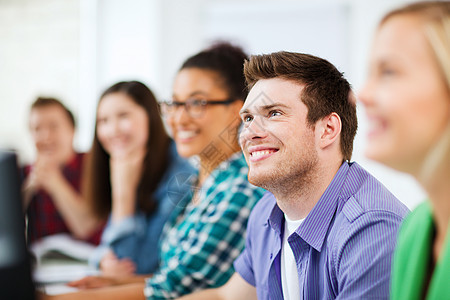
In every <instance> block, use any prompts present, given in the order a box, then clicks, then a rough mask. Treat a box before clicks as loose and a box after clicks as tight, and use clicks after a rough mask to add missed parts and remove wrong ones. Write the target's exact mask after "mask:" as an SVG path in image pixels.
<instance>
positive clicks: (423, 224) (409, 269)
mask: <svg viewBox="0 0 450 300" xmlns="http://www.w3.org/2000/svg"><path fill="white" fill-rule="evenodd" d="M434 233H435V224H434V221H433V215H432V211H431V206H430V204H429V202H428V201H426V202H425V203H422V204H421V205H419V207H417V208H416V209H415V210H414V211H413V212H412V213H411V214H410V215H409V216H408V217H407V218H406V220H405V221H404V223H403V225H402V227H401V229H400V233H399V237H398V244H397V249H396V250H395V255H394V262H393V267H392V282H391V284H392V286H391V299H392V300H398V299H408V300H410V299H422V298H423V296H425V292H424V289H425V288H426V287H425V284H426V280H427V278H428V276H427V274H428V272H429V268H430V262H431V260H432V243H433V236H434ZM426 299H428V300H442V299H450V229H449V230H447V237H446V239H445V243H444V248H443V249H442V253H441V256H440V258H439V261H438V262H437V264H436V266H435V268H434V272H433V274H431V280H430V282H429V285H428V290H427V292H426Z"/></svg>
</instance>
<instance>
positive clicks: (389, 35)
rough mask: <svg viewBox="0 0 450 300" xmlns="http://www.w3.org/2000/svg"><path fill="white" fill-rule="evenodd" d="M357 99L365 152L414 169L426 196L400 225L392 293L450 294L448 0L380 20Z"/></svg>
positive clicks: (447, 296)
mask: <svg viewBox="0 0 450 300" xmlns="http://www.w3.org/2000/svg"><path fill="white" fill-rule="evenodd" d="M360 99H361V101H362V103H363V104H364V106H365V108H366V112H367V115H368V118H369V120H370V121H371V123H372V126H371V130H370V133H369V136H368V137H369V143H368V147H367V150H366V154H367V156H368V157H369V158H371V159H374V160H376V161H378V162H381V163H383V164H385V165H387V166H390V167H392V168H394V169H396V170H398V171H402V172H407V173H409V174H411V175H413V176H414V177H415V178H416V179H417V180H418V182H419V183H420V184H421V185H422V186H423V187H424V189H425V191H426V192H427V194H428V197H429V200H428V201H425V202H423V203H421V204H420V205H419V206H418V207H417V208H416V209H415V210H414V211H413V212H412V213H411V214H410V215H409V216H408V217H407V218H406V219H405V221H404V223H403V224H402V227H401V229H400V232H399V235H398V239H397V248H396V251H395V255H394V259H393V268H392V277H391V278H392V279H391V299H430V300H431V299H436V300H437V299H439V300H440V299H450V184H449V183H450V2H448V1H430V2H425V1H424V2H417V3H412V4H409V5H407V6H405V7H402V8H399V9H396V10H394V11H392V12H390V13H389V14H387V15H386V16H385V17H384V18H383V19H382V21H381V23H380V25H379V27H378V30H377V33H376V36H375V41H374V45H373V48H372V53H371V56H370V65H369V77H368V79H367V82H366V84H365V86H364V88H363V90H362V91H361V93H360Z"/></svg>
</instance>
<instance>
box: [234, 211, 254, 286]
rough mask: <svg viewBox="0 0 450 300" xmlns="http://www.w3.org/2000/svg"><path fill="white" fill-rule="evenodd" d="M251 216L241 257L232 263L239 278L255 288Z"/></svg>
mask: <svg viewBox="0 0 450 300" xmlns="http://www.w3.org/2000/svg"><path fill="white" fill-rule="evenodd" d="M252 216H253V214H251V215H250V218H249V220H248V225H247V237H246V239H245V249H244V251H242V253H241V255H239V257H238V258H237V259H236V260H235V261H234V264H233V265H234V269H235V270H236V272H237V273H239V275H241V277H242V278H243V279H244V280H245V281H247V282H248V283H249V284H251V285H253V286H256V281H255V275H254V272H253V260H252V244H251V239H250V238H251V237H252V231H253V230H252V224H253V222H252V219H253V218H252Z"/></svg>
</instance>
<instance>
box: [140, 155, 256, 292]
mask: <svg viewBox="0 0 450 300" xmlns="http://www.w3.org/2000/svg"><path fill="white" fill-rule="evenodd" d="M247 172H248V167H247V164H246V162H245V159H244V156H243V155H242V153H240V152H239V153H236V154H234V155H233V156H232V157H231V158H230V159H229V160H227V161H224V162H222V163H221V164H220V165H219V166H218V167H217V168H216V169H215V170H214V171H213V172H212V173H211V174H210V176H209V177H208V178H207V179H206V180H205V182H204V183H203V185H202V187H201V189H200V190H199V191H198V193H199V199H200V202H199V203H198V204H197V205H196V206H194V205H192V204H190V203H185V205H179V207H178V208H177V209H176V210H175V211H174V212H173V214H172V217H171V219H169V221H168V223H167V224H166V226H165V229H164V232H163V237H162V240H161V252H160V253H161V257H160V268H159V270H158V271H157V272H156V273H155V274H154V275H153V277H151V278H148V279H147V280H146V287H145V289H144V294H145V296H146V297H147V299H172V298H176V297H179V296H181V295H184V294H189V293H191V292H193V291H195V290H200V289H205V288H211V287H217V286H221V285H223V284H224V283H225V282H227V281H228V279H229V278H230V277H231V275H232V274H233V273H234V268H233V261H234V260H235V259H236V258H237V257H238V256H239V254H240V253H241V251H242V250H243V248H244V245H245V231H246V228H247V220H248V217H249V215H250V211H251V209H252V208H253V206H254V205H255V204H256V202H257V201H258V200H259V199H260V198H261V197H262V195H263V193H264V190H263V189H261V188H258V187H255V186H253V185H252V184H250V183H249V182H248V180H247Z"/></svg>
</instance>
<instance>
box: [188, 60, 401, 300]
mask: <svg viewBox="0 0 450 300" xmlns="http://www.w3.org/2000/svg"><path fill="white" fill-rule="evenodd" d="M244 72H245V76H246V80H247V84H248V87H249V88H250V93H249V95H248V97H247V99H246V101H245V104H244V107H243V108H242V110H241V113H240V114H241V118H242V121H243V123H244V128H243V130H242V133H241V138H240V139H241V141H240V142H241V147H242V151H243V152H244V155H245V158H246V160H247V163H248V165H249V173H248V179H249V181H250V182H251V183H253V184H255V185H257V186H260V187H263V188H265V189H267V190H268V191H270V192H268V193H266V194H265V195H264V197H263V198H262V199H261V200H260V201H259V202H258V204H257V205H256V206H255V208H254V209H253V211H252V214H251V216H250V219H249V223H248V228H247V240H246V249H245V250H244V252H243V253H242V254H241V256H240V257H239V258H238V259H237V260H236V261H235V263H234V266H235V270H236V273H235V274H234V275H233V276H232V277H231V279H230V280H229V281H228V282H227V283H226V284H225V285H224V286H222V287H220V288H218V289H213V290H208V291H204V292H203V293H199V294H195V295H193V297H192V298H191V299H245V300H249V299H283V298H284V299H375V298H376V299H385V298H388V297H389V278H390V265H391V257H392V253H393V250H394V246H395V239H396V234H397V230H398V228H399V225H400V223H401V221H402V219H403V218H404V216H405V215H406V214H407V213H408V209H407V208H406V207H405V206H404V205H403V204H401V203H400V202H399V201H398V200H397V199H396V198H395V197H394V196H393V195H392V194H391V193H390V192H389V191H388V190H387V189H386V188H385V187H384V186H383V185H382V184H381V183H380V182H378V181H377V180H376V179H375V178H374V177H373V176H371V175H370V174H369V173H368V172H367V171H365V170H364V169H363V168H362V167H361V166H359V165H358V164H357V163H354V162H353V163H352V162H350V158H351V154H352V149H353V139H354V136H355V134H356V129H357V119H356V103H355V100H354V97H353V96H352V92H351V88H350V85H349V83H348V82H347V81H346V80H345V79H344V77H343V76H342V73H340V72H339V71H338V70H337V69H336V68H335V67H334V66H333V65H332V64H330V63H329V62H328V61H326V60H323V59H321V58H318V57H315V56H311V55H306V54H299V53H290V52H277V53H272V54H269V55H259V56H253V57H251V59H250V61H248V62H246V64H245V68H244ZM183 299H184V298H183ZM186 299H189V297H187V298H186Z"/></svg>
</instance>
